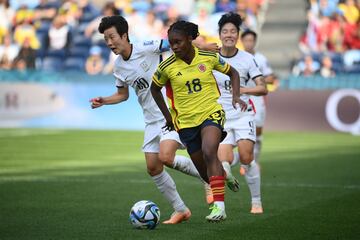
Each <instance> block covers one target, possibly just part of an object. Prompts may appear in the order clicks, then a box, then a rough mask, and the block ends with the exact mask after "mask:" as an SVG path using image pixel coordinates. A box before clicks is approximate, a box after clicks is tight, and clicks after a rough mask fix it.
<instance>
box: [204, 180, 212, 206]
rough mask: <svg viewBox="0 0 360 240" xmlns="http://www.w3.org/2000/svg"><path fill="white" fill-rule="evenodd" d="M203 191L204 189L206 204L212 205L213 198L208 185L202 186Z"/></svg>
mask: <svg viewBox="0 0 360 240" xmlns="http://www.w3.org/2000/svg"><path fill="white" fill-rule="evenodd" d="M204 189H205V197H206V202H207V204H213V203H214V196H213V193H212V190H211V187H210V184H208V183H205V184H204Z"/></svg>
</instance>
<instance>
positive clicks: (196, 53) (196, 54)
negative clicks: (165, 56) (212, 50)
mask: <svg viewBox="0 0 360 240" xmlns="http://www.w3.org/2000/svg"><path fill="white" fill-rule="evenodd" d="M193 47H194V49H195V54H194V58H193V60H191V63H190V64H187V63H186V62H185V61H184V60H182V59H181V58H179V57H177V56H176V55H175V54H174V55H175V58H176V60H178V61H182V62H183V63H185V64H186V65H189V66H190V65H192V64H193V62H194V60H195V59H196V58H197V56H198V55H199V49H198V48H197V47H195V46H194V45H193Z"/></svg>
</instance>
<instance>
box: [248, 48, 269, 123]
mask: <svg viewBox="0 0 360 240" xmlns="http://www.w3.org/2000/svg"><path fill="white" fill-rule="evenodd" d="M254 57H255V61H256V62H257V64H258V65H259V68H260V71H261V72H262V73H263V75H264V76H269V75H270V74H272V73H273V70H272V69H271V67H270V65H269V63H268V61H267V59H266V57H265V56H264V55H262V54H261V53H255V55H254ZM250 84H253V83H250ZM252 86H255V85H252ZM251 100H252V101H253V103H254V105H255V109H256V115H255V123H256V126H257V127H263V126H264V123H265V117H266V108H265V96H251Z"/></svg>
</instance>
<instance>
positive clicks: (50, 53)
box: [45, 49, 66, 59]
mask: <svg viewBox="0 0 360 240" xmlns="http://www.w3.org/2000/svg"><path fill="white" fill-rule="evenodd" d="M45 57H57V58H61V59H65V57H66V50H65V49H48V50H47V51H46V53H45Z"/></svg>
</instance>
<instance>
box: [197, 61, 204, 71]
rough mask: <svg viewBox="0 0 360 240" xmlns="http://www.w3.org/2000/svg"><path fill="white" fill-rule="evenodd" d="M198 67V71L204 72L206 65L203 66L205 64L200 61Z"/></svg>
mask: <svg viewBox="0 0 360 240" xmlns="http://www.w3.org/2000/svg"><path fill="white" fill-rule="evenodd" d="M198 69H199V71H200V72H205V71H206V66H205V64H202V63H200V64H199V65H198Z"/></svg>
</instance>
